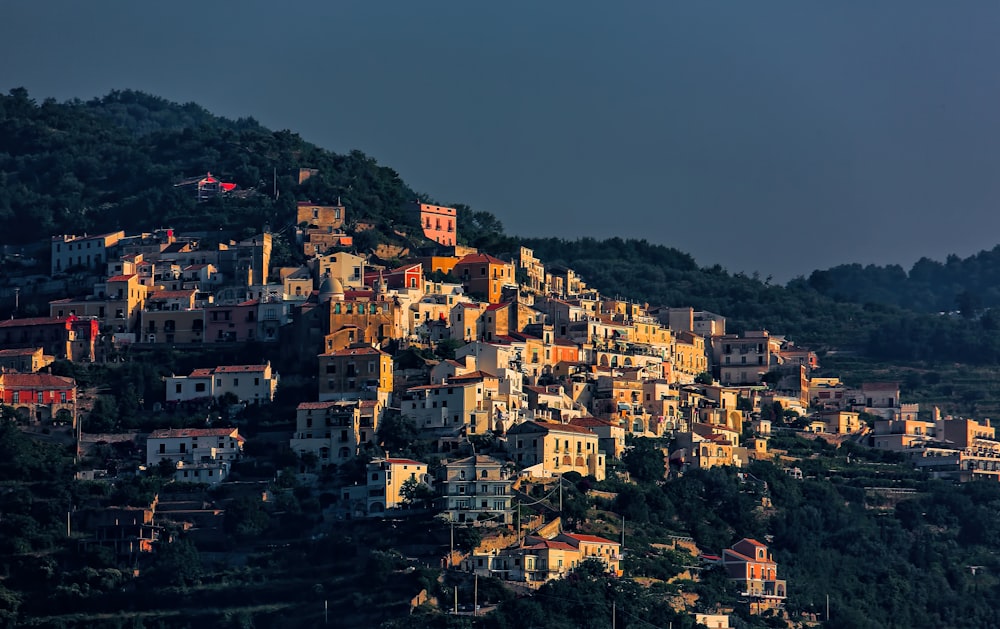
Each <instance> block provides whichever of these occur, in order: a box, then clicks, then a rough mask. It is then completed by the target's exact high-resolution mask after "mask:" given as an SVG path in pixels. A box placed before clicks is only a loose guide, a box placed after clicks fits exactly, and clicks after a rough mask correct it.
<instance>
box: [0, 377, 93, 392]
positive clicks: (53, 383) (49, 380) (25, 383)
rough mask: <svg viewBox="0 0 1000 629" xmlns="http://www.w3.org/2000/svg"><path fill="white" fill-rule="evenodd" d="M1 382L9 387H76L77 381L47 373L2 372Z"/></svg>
mask: <svg viewBox="0 0 1000 629" xmlns="http://www.w3.org/2000/svg"><path fill="white" fill-rule="evenodd" d="M0 383H2V384H3V386H4V387H6V388H8V389H46V390H48V389H75V388H76V381H75V380H73V379H72V378H66V377H63V376H53V375H50V374H47V373H5V374H0Z"/></svg>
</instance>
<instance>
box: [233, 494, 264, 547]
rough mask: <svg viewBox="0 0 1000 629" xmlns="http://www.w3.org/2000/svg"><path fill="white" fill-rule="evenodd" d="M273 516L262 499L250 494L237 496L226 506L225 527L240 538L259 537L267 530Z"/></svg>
mask: <svg viewBox="0 0 1000 629" xmlns="http://www.w3.org/2000/svg"><path fill="white" fill-rule="evenodd" d="M270 523H271V517H270V516H269V515H268V514H267V512H266V511H264V506H263V504H262V503H261V501H260V500H257V499H254V498H252V497H250V496H242V497H240V498H236V499H234V500H233V501H231V502H230V503H229V505H227V507H226V519H225V521H224V524H223V526H224V528H225V530H226V532H227V533H230V534H232V535H234V536H236V537H237V538H239V539H249V538H253V537H257V536H258V535H260V534H261V533H263V532H264V531H266V530H267V527H268V526H269V525H270Z"/></svg>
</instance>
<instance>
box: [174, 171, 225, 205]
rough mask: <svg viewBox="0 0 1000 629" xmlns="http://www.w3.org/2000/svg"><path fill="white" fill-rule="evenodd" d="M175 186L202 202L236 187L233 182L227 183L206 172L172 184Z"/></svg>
mask: <svg viewBox="0 0 1000 629" xmlns="http://www.w3.org/2000/svg"><path fill="white" fill-rule="evenodd" d="M174 187H175V188H178V189H180V190H183V191H185V192H187V193H189V194H190V195H191V196H193V197H194V198H195V200H196V201H197V202H198V203H203V202H205V201H208V200H209V199H212V198H214V197H217V196H219V195H223V194H226V193H227V192H232V191H233V190H235V189H236V184H235V183H227V182H225V181H220V180H219V179H218V178H216V177H213V176H212V173H207V174H206V175H205V176H204V177H191V178H189V179H183V180H181V181H178V182H177V183H175V184H174Z"/></svg>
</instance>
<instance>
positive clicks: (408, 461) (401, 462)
mask: <svg viewBox="0 0 1000 629" xmlns="http://www.w3.org/2000/svg"><path fill="white" fill-rule="evenodd" d="M386 461H388V462H389V463H392V464H393V465H427V464H426V463H421V462H420V461H414V460H413V459H386ZM374 462H375V461H373V463H374Z"/></svg>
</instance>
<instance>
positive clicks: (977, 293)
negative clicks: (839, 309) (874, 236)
mask: <svg viewBox="0 0 1000 629" xmlns="http://www.w3.org/2000/svg"><path fill="white" fill-rule="evenodd" d="M803 283H804V284H805V285H807V286H808V287H809V288H812V289H814V290H816V291H817V292H820V293H822V294H824V295H827V296H829V297H833V298H834V299H839V300H844V301H857V302H872V303H878V304H887V305H894V306H900V307H902V308H908V309H911V310H916V311H919V312H947V311H958V312H960V313H961V314H962V315H963V316H966V317H974V316H976V314H977V311H979V310H981V309H983V308H992V307H995V306H998V305H1000V245H998V246H996V247H994V248H993V249H991V250H990V251H980V252H979V253H977V254H976V255H973V256H969V257H968V258H964V259H963V258H959V257H958V256H956V255H950V256H948V258H947V260H945V261H944V262H938V261H936V260H930V259H928V258H921V259H920V260H918V261H917V262H916V263H915V264H914V265H913V267H912V268H911V269H910V270H909V271H906V270H904V269H903V267H901V266H899V265H888V266H876V265H873V264H869V265H868V266H862V265H860V264H844V265H840V266H835V267H833V268H831V269H827V270H825V271H813V273H812V274H811V275H810V276H809V279H808V280H801V279H800V280H797V281H796V282H795V284H803Z"/></svg>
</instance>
